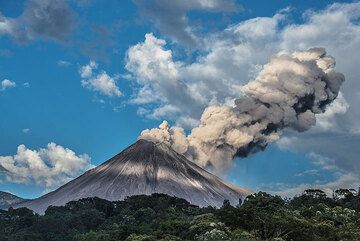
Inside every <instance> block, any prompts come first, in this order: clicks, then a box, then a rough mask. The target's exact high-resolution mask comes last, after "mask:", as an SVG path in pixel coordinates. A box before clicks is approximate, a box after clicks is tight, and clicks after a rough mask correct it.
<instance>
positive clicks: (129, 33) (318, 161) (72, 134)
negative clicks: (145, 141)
mask: <svg viewBox="0 0 360 241" xmlns="http://www.w3.org/2000/svg"><path fill="white" fill-rule="evenodd" d="M55 2H56V1H50V0H27V1H21V0H18V1H7V0H0V82H2V81H4V80H9V81H11V83H13V84H12V85H11V84H10V85H7V84H5V82H3V84H4V85H3V86H2V87H1V91H0V113H1V114H0V164H2V162H3V163H4V162H5V159H6V160H7V161H9V160H14V159H16V158H15V157H14V155H16V153H17V148H18V146H20V145H25V146H26V149H25V150H28V151H29V152H26V151H25V152H24V153H27V154H28V155H29V156H27V157H17V158H19V159H21V158H23V159H24V158H25V159H26V160H27V161H30V162H31V160H32V159H31V158H33V157H34V155H38V157H40V159H41V160H42V161H43V162H44V164H45V165H46V166H50V167H54V165H55V164H54V163H58V164H59V165H60V166H61V168H60V169H59V170H58V169H56V170H52V171H53V172H51V174H49V175H45V174H43V175H42V176H39V175H38V173H36V172H37V171H36V170H38V169H36V168H35V169H31V168H27V166H26V165H29V163H28V162H24V163H27V164H24V163H22V164H19V163H16V161H15V164H14V165H15V166H16V165H18V167H19V166H21V165H25V169H26V168H27V169H29V170H25V171H24V172H21V170H20V169H16V170H17V173H16V175H15V174H8V173H1V172H0V175H2V178H1V182H0V190H4V191H10V192H12V193H14V194H17V195H19V196H22V197H26V198H33V197H37V196H39V195H41V194H43V193H44V192H46V191H49V190H53V189H54V188H56V187H58V186H59V185H61V184H62V183H64V182H65V181H67V180H70V179H71V178H72V177H76V176H77V175H79V174H81V173H82V172H83V171H84V170H86V169H88V168H90V167H91V165H98V164H100V163H102V162H104V161H106V160H107V159H109V158H110V157H112V156H114V155H115V154H117V153H118V152H120V151H121V150H123V149H124V148H125V147H127V146H128V145H130V144H132V143H133V142H134V141H135V140H136V139H137V137H138V136H139V134H140V133H141V131H142V130H144V129H147V128H153V127H156V126H158V125H159V124H160V123H161V122H162V120H165V119H166V120H168V121H169V122H170V123H171V124H173V125H180V126H182V127H184V128H185V130H186V132H187V133H189V131H190V126H192V125H193V123H194V122H196V121H197V120H198V119H199V118H200V114H201V112H202V110H203V109H204V108H205V107H206V104H204V103H201V104H199V106H198V107H196V108H195V107H194V109H191V108H192V107H189V109H191V111H190V110H189V112H185V111H183V107H184V106H187V105H189V103H186V100H181V98H178V99H176V98H173V99H171V98H169V97H166V94H168V93H165V92H162V91H166V90H165V89H164V88H163V87H162V86H160V87H159V85H162V84H163V83H164V82H160V83H158V84H157V85H156V86H151V83H150V84H149V83H148V82H146V83H145V84H144V81H143V80H139V79H141V75H140V74H141V73H139V72H136V71H137V70H133V69H131V68H129V67H126V66H129V62H130V60H129V57H128V53H129V52H128V51H129V49H130V48H131V47H132V46H135V45H137V44H142V43H143V42H144V40H145V34H147V33H153V36H154V38H156V39H157V40H164V41H166V44H165V43H164V44H163V45H162V47H163V49H166V50H169V51H170V50H171V51H172V52H171V53H172V58H173V60H174V61H179V63H180V62H181V65H182V66H190V65H191V64H193V63H197V62H199V61H200V60H199V59H201V58H202V57H204V58H205V57H206V56H208V54H209V53H212V52H213V53H215V50H216V46H217V45H216V44H217V43H219V42H220V40H224V39H226V38H227V37H228V35H227V34H226V29H229V28H231V27H232V26H236V25H239V24H242V23H244V22H246V21H249V20H251V19H255V18H265V17H266V19H267V20H269V21H277V23H276V26H275V27H274V28H275V29H274V32H275V34H272V35H271V37H269V39H268V40H265V42H261V41H264V40H258V39H251V40H243V41H251V42H249V43H247V42H244V43H239V45H241V44H243V45H244V46H243V50H242V51H243V53H244V56H240V57H241V58H242V60H241V61H242V63H244V64H242V65H241V66H240V67H239V71H242V68H244V71H245V70H246V71H248V72H249V73H244V71H242V72H241V73H244V74H243V75H240V76H239V82H238V84H239V85H243V84H245V83H246V82H248V81H249V80H250V79H251V78H250V77H249V76H250V74H251V73H250V70H249V69H248V68H247V67H246V66H247V65H246V64H247V63H251V66H252V67H254V71H255V72H256V68H261V66H262V65H263V64H265V63H267V62H268V60H269V59H270V57H271V56H272V55H273V54H276V53H277V52H279V51H282V50H302V49H307V48H308V47H325V48H326V49H327V50H328V53H329V54H331V55H333V56H334V57H335V58H336V60H337V63H338V68H339V70H340V71H341V72H342V73H344V74H345V77H346V82H345V84H344V86H343V89H342V90H341V93H342V98H343V100H342V101H340V102H339V103H337V105H336V106H335V107H334V106H333V107H332V109H331V110H329V111H328V110H327V112H326V113H329V114H325V115H323V116H322V117H320V121H318V122H317V123H318V124H317V125H316V126H315V127H313V128H312V129H311V130H310V131H309V132H307V133H305V132H304V133H300V134H298V133H294V132H291V131H286V130H285V133H284V136H283V138H281V140H280V141H279V142H274V143H272V144H270V145H269V147H268V148H267V149H266V150H264V151H261V152H258V153H255V154H253V155H251V156H249V157H247V158H243V159H239V158H237V159H236V160H235V162H234V164H233V166H232V167H231V168H230V170H228V171H227V172H225V173H223V176H224V178H225V179H226V180H228V181H230V182H232V183H234V184H237V185H240V186H244V187H247V188H250V189H253V190H260V189H262V190H266V191H272V192H276V193H281V194H288V193H293V192H294V191H298V190H300V189H299V188H303V187H308V186H313V185H318V186H320V187H322V188H325V189H326V188H327V189H330V188H335V187H338V186H341V185H347V186H355V187H356V186H358V185H359V175H358V173H359V172H357V171H358V170H360V165H359V164H358V163H357V162H358V160H355V159H354V157H356V156H357V154H360V153H359V150H357V149H358V148H356V146H358V144H360V141H359V133H360V131H359V130H360V128H359V124H358V123H356V121H354V120H356V118H357V117H358V116H359V115H360V113H359V111H358V110H357V109H356V107H353V105H352V103H357V100H358V99H359V98H360V94H359V91H360V89H359V87H360V86H359V83H357V82H358V81H357V77H359V76H360V73H359V70H358V68H357V67H356V66H355V64H353V63H354V62H355V61H356V52H358V48H357V47H359V46H360V43H359V40H358V39H360V36H359V34H360V27H359V17H360V16H359V14H358V13H356V12H359V11H357V10H359V9H360V6H359V5H360V4H359V2H357V1H336V2H335V1H325V0H323V1H285V0H281V1H280V0H279V1H272V2H271V3H270V2H269V1H232V0H229V1H221V0H213V1H209V2H211V3H213V5H212V6H210V7H209V6H205V7H204V5H202V2H203V1H201V0H196V1H193V2H192V3H191V1H190V2H188V1H183V2H182V1H174V4H169V3H164V1H148V3H144V1H130V0H129V1H117V0H109V1H106V3H105V2H104V1H98V0H83V1H71V0H69V1H63V2H61V3H59V1H58V3H56V4H55ZM165 2H166V1H165ZM205 2H206V1H205ZM52 5H55V6H52ZM44 6H45V7H48V8H49V9H53V10H54V12H53V14H54V15H51V14H52V12H47V10H44V9H46V8H45V7H44ZM49 6H50V7H49ZM51 6H52V7H51ZM39 9H40V10H41V11H42V12H41V13H42V14H43V15H42V16H40V17H39V16H37V17H36V16H35V17H34V16H33V15H32V14H33V13H34V11H35V12H36V11H40V10H39ZM59 9H60V10H61V11H57V10H59ZM277 14H282V17H281V20H277V17H276V15H277ZM327 15H329V19H330V20H331V21H330V20H329V21H328V23H327V21H324V20H323V19H324V18H325V17H326V16H327ZM179 16H180V17H179ZM324 16H325V17H324ZM333 16H334V17H333ZM336 16H341V17H336ZM181 17H185V18H186V21H183V20H184V18H181ZM176 18H179V19H176ZM169 19H171V20H172V21H169ZM39 20H40V21H39ZM65 20H66V21H68V23H65V24H62V23H63V22H66V21H65ZM345 20H346V21H345ZM317 21H318V22H317ZM172 24H173V25H172ZM255 24H259V27H261V26H260V24H261V22H259V23H255ZM321 24H323V26H322V25H321ZM327 24H328V25H327ZM271 26H272V25H271ZM344 26H346V28H345V29H340V28H343V27H344ZM316 27H319V28H321V29H319V30H317V29H316ZM294 28H295V31H296V28H297V29H298V30H297V31H296V33H298V34H300V33H302V34H301V35H299V36H295V34H292V32H291V30H293V29H294ZM304 29H305V30H304ZM306 29H311V30H312V31H315V32H316V31H317V32H316V34H318V33H320V34H321V35H314V34H313V33H311V32H309V31H307V30H306ZM325 30H326V31H325ZM249 31H255V28H252V29H250V30H249ZM321 31H323V33H322V32H321ZM338 31H340V32H341V33H346V35H344V36H342V35H341V34H339V33H337V32H338ZM314 36H317V37H314ZM265 37H266V38H268V37H267V36H265ZM344 39H345V40H346V42H347V43H345V44H344V42H343V41H344ZM257 41H259V42H258V43H257ZM255 44H258V45H256V46H260V48H259V47H256V46H255ZM262 47H264V49H263V48H262ZM246 48H247V49H246ZM234 54H237V53H234ZM245 55H246V56H248V57H246V56H245ZM255 55H256V56H257V55H260V57H256V58H255V57H253V56H255ZM154 57H155V56H154ZM225 57H226V56H225ZM90 61H94V62H96V64H97V68H93V69H92V71H93V77H94V78H95V77H98V74H101V73H103V74H104V76H103V77H104V78H105V79H106V81H109V82H111V83H113V84H115V86H114V85H112V86H110V88H111V90H109V89H106V88H103V86H99V85H96V84H95V85H94V84H92V83H91V77H89V78H86V77H85V78H84V77H81V73H80V72H81V68H82V67H83V66H86V65H88V64H89V63H90ZM200 62H201V61H200ZM200 62H199V63H200ZM201 63H203V64H204V65H205V64H206V63H204V61H203V62H201ZM211 68H216V66H214V65H211ZM219 68H223V66H219ZM224 69H225V68H223V69H221V70H222V71H225V70H224ZM229 71H231V70H229ZM142 74H144V73H142ZM233 75H237V73H225V74H224V76H233ZM243 76H246V77H243ZM189 78H191V81H192V83H196V81H197V80H196V78H195V77H194V76H191V77H189ZM82 81H83V82H82ZM86 81H87V82H86ZM184 81H186V80H184ZM14 85H15V86H14ZM145 85H149V86H151V88H152V92H150V95H151V96H152V97H159V99H161V100H152V101H149V100H147V101H146V102H144V101H143V102H141V101H139V98H140V97H144V96H141V94H140V92H139V90H140V89H141V88H142V87H144V86H145ZM209 86H210V85H209ZM209 86H208V87H207V89H208V90H210V91H212V92H219V93H220V92H221V91H223V92H224V93H225V90H221V89H219V88H218V87H216V86H215V87H214V88H213V89H211V88H212V87H209ZM220 87H221V86H220ZM114 88H115V89H117V90H118V91H119V92H114ZM109 91H110V92H109ZM111 91H113V92H111ZM120 92H121V94H114V93H120ZM175 94H176V93H172V95H175ZM225 94H226V93H225ZM225 94H221V96H223V95H225ZM215 95H216V94H215ZM219 96H220V94H219ZM221 98H222V99H221ZM180 102H181V103H180ZM224 102H225V98H223V97H219V98H218V99H217V102H216V104H223V103H224ZM190 104H191V103H190ZM169 105H171V107H172V108H175V109H176V111H174V112H171V111H168V112H166V113H162V112H161V113H160V114H159V112H154V111H156V109H158V108H159V107H163V106H169ZM208 105H210V103H209V104H208ZM179 109H180V110H179ZM162 110H164V109H162ZM154 113H157V114H154ZM181 117H186V118H188V119H187V120H189V118H191V121H179V120H182V119H181ZM319 123H320V124H319ZM329 123H330V124H329ZM339 123H341V125H340V124H339ZM340 138H343V139H344V140H342V139H340ZM315 139H316V140H317V141H315ZM324 140H326V141H324ZM346 141H348V142H349V143H350V144H346V146H345V144H344V146H341V145H342V144H341V143H346ZM52 142H53V143H56V144H57V148H55V150H53V149H51V148H50V147H47V145H48V143H52ZM307 144H308V145H307ZM339 145H340V146H339ZM60 147H61V148H62V147H63V148H64V149H61V148H60ZM352 147H355V148H352ZM66 148H67V149H66ZM337 148H338V150H339V151H338V153H337V155H336V154H333V152H334V151H335V150H336V149H337ZM50 149H51V150H50ZM49 150H50V151H49ZM61 150H63V151H64V152H63V153H67V154H69V153H70V152H71V153H72V154H71V153H70V154H69V155H70V156H69V160H68V161H69V162H79V163H80V164H79V163H78V164H74V165H73V164H71V165H70V164H67V165H62V164H61V160H58V159H56V158H54V157H52V154H54V153H55V152H56V151H61ZM51 151H54V152H51ZM82 154H87V155H88V157H87V156H86V157H84V156H80V155H82ZM54 155H55V154H54ZM339 156H340V157H339ZM341 157H343V158H341ZM9 158H10V159H9ZM11 158H12V159H11ZM35 159H36V158H35ZM90 159H91V161H90ZM340 159H341V160H340ZM21 160H22V159H21ZM79 160H80V161H79ZM3 166H4V165H3ZM30 169H31V170H30ZM22 175H23V176H22Z"/></svg>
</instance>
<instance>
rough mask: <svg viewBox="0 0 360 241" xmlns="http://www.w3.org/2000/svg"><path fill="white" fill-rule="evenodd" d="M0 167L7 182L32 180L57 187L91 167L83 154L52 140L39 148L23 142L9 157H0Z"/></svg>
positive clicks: (46, 185)
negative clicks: (34, 148)
mask: <svg viewBox="0 0 360 241" xmlns="http://www.w3.org/2000/svg"><path fill="white" fill-rule="evenodd" d="M0 167H1V168H2V169H3V170H6V171H4V172H2V173H1V175H2V176H3V177H4V178H6V180H7V181H9V182H14V183H34V184H36V185H39V186H42V187H45V188H50V189H51V188H55V187H58V186H60V185H62V184H64V183H66V182H68V181H69V180H71V179H72V178H74V177H76V176H78V175H80V174H82V173H83V172H84V171H86V170H88V169H90V168H92V167H93V165H91V164H90V157H89V156H88V155H86V154H82V155H77V154H76V153H75V152H74V151H72V150H70V149H68V148H64V147H62V146H60V145H57V144H55V143H49V144H48V145H47V147H46V148H40V149H39V150H31V149H28V148H27V147H26V146H25V145H20V146H18V148H17V153H16V154H15V155H13V156H0Z"/></svg>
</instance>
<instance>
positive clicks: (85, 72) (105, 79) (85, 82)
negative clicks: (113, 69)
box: [79, 61, 122, 97]
mask: <svg viewBox="0 0 360 241" xmlns="http://www.w3.org/2000/svg"><path fill="white" fill-rule="evenodd" d="M97 68H98V64H97V63H96V62H95V61H90V63H89V64H87V65H84V66H81V68H80V70H79V73H80V76H81V78H82V80H81V84H82V86H84V87H86V88H89V89H91V90H94V91H98V92H100V93H101V94H103V95H106V96H109V97H119V96H121V95H122V93H121V91H120V90H119V87H118V86H117V85H116V80H117V79H118V77H117V76H110V75H108V74H107V73H106V72H105V71H99V72H98V73H97V74H95V73H94V71H95V70H97Z"/></svg>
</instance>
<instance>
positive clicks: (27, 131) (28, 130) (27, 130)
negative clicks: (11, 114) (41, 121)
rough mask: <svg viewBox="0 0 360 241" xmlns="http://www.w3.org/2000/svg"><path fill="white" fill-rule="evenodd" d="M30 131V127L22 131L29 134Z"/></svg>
mask: <svg viewBox="0 0 360 241" xmlns="http://www.w3.org/2000/svg"><path fill="white" fill-rule="evenodd" d="M29 132H30V129H29V128H25V129H22V133H24V134H27V133H29Z"/></svg>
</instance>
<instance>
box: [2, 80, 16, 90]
mask: <svg viewBox="0 0 360 241" xmlns="http://www.w3.org/2000/svg"><path fill="white" fill-rule="evenodd" d="M15 87H16V83H15V82H14V81H11V80H8V79H4V80H3V81H1V90H2V91H4V90H6V89H10V88H15Z"/></svg>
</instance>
